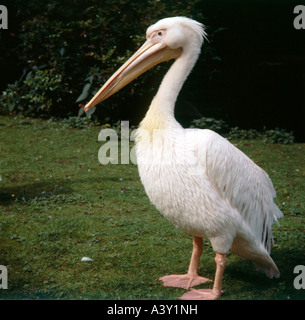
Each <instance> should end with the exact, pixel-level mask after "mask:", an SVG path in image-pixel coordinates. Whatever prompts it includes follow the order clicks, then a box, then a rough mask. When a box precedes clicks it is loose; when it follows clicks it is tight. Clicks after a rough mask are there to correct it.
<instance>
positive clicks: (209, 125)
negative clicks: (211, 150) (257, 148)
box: [191, 117, 294, 144]
mask: <svg viewBox="0 0 305 320" xmlns="http://www.w3.org/2000/svg"><path fill="white" fill-rule="evenodd" d="M191 128H199V129H210V130H213V131H215V132H217V133H218V134H221V135H222V136H224V137H225V138H227V139H229V140H263V141H265V142H270V143H281V144H292V143H293V142H294V135H293V133H292V132H288V131H286V130H285V129H279V128H276V129H272V130H264V131H258V130H255V129H248V130H245V129H240V128H238V127H233V128H230V127H229V125H228V124H227V123H226V122H225V121H224V120H217V119H214V118H205V117H203V118H200V119H196V120H193V121H192V124H191Z"/></svg>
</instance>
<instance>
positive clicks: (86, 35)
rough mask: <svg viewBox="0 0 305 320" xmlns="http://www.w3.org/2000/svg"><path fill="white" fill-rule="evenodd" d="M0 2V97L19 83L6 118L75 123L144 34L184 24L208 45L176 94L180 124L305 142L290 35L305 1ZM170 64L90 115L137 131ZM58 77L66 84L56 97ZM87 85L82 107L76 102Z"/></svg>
mask: <svg viewBox="0 0 305 320" xmlns="http://www.w3.org/2000/svg"><path fill="white" fill-rule="evenodd" d="M0 2H1V4H3V5H6V6H7V8H8V12H9V19H8V27H9V29H8V30H0V70H1V71H0V73H1V77H0V91H3V90H7V88H8V84H14V85H13V87H11V89H10V90H11V96H10V98H8V95H6V96H5V97H3V95H2V98H0V108H1V112H2V113H4V114H5V113H10V114H23V115H25V116H35V117H44V118H46V117H50V116H55V117H67V116H76V115H78V113H79V110H80V107H81V106H80V104H85V103H86V102H87V101H88V100H89V99H90V98H91V97H92V95H93V93H94V92H95V91H96V90H97V89H98V88H99V87H100V86H101V85H102V84H103V83H104V82H105V81H106V80H107V78H108V77H109V76H110V75H111V74H112V73H113V72H114V71H115V70H116V69H117V68H118V67H119V65H120V64H122V63H123V62H124V61H125V60H126V59H127V57H128V56H130V55H131V54H132V53H133V52H134V51H135V50H136V49H137V48H138V47H139V45H140V44H141V43H142V42H143V41H144V35H145V31H146V28H147V26H149V25H150V24H152V23H154V22H156V21H157V20H159V19H161V18H164V17H167V16H173V15H186V16H189V17H192V18H194V19H196V20H198V21H201V22H203V23H204V24H205V25H206V27H207V33H208V35H209V36H208V38H209V42H205V44H204V47H203V49H202V54H201V56H200V59H199V61H198V63H197V65H196V67H195V69H194V70H193V72H192V73H191V75H190V76H189V78H188V80H187V82H186V83H185V86H184V88H183V90H182V92H181V93H180V95H179V99H178V102H177V108H176V117H177V118H178V120H179V121H180V122H181V123H182V124H183V125H184V126H188V125H189V124H190V122H191V120H192V119H194V118H200V117H202V116H209V117H214V118H217V119H224V120H225V121H227V122H228V123H229V124H230V125H231V126H238V127H240V128H244V129H249V128H254V129H258V130H262V129H264V128H266V129H271V128H275V127H279V128H284V129H287V130H291V131H293V132H294V134H295V137H296V141H299V142H304V141H305V130H304V127H305V29H300V30H296V29H295V28H294V26H293V21H294V19H295V17H296V16H297V15H296V14H294V13H293V10H294V7H295V6H296V5H300V4H303V5H305V3H302V1H293V0H285V1H284V0H277V1H273V0H269V1H250V0H244V1H231V0H227V1H224V0H213V1H212V0H206V1H204V0H198V1H195V0H194V1H141V2H140V1H139V2H135V1H123V0H122V1H119V0H114V1H97V0H95V1H94V0H92V1H89V0H88V1H86V0H83V1H81V0H70V1H67V0H63V1H56V0H54V1H51V0H47V1H37V0H33V1H21V0H19V1H18V0H11V1H10V2H6V3H5V1H0ZM304 14H305V13H304ZM111 50H112V51H113V52H112V51H111ZM169 65H170V63H165V64H163V65H162V66H158V67H156V68H154V70H152V71H149V72H148V73H147V74H145V75H143V76H141V77H140V78H139V79H137V80H135V81H134V82H133V83H132V84H130V85H129V86H127V87H126V88H124V89H123V90H122V91H121V92H120V93H118V94H117V95H115V96H114V97H111V98H110V99H109V100H107V101H106V102H105V104H103V106H99V107H98V108H97V109H96V112H95V114H94V116H95V117H98V118H99V119H101V121H103V119H107V121H109V119H111V120H110V121H112V122H115V121H117V120H130V121H131V122H132V124H135V125H136V124H138V122H139V121H140V120H141V118H142V117H143V116H144V114H145V112H146V111H147V107H148V106H149V103H150V100H151V99H152V97H153V95H154V94H155V92H156V90H157V87H158V85H159V83H160V81H161V78H162V76H163V75H164V73H165V72H166V70H167V69H168V67H169ZM37 70H40V71H41V73H39V72H38V73H37ZM55 75H60V80H56V81H58V83H56V84H55V85H53V87H51V89H50V84H48V85H47V83H49V82H48V81H49V80H48V79H49V78H52V77H55ZM90 76H91V79H90V78H89V77H90ZM47 77H48V78H47ZM51 80H52V79H51ZM24 81H26V82H24ZM87 83H89V84H90V85H89V86H90V90H88V92H87V95H85V96H86V98H85V99H84V100H82V101H78V102H77V103H76V102H75V101H76V100H77V98H78V97H79V96H80V95H81V93H82V92H83V90H84V86H85V85H86V84H87ZM44 86H45V87H44ZM28 93H29V94H28ZM31 96H35V97H36V96H37V99H36V100H35V101H31ZM43 100H46V101H49V102H48V104H44V103H43V102H42V101H43ZM37 101H38V102H37ZM8 106H10V107H9V108H8ZM105 121H106V120H105Z"/></svg>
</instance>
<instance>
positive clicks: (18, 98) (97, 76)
mask: <svg viewBox="0 0 305 320" xmlns="http://www.w3.org/2000/svg"><path fill="white" fill-rule="evenodd" d="M201 2H202V1H200V0H187V1H184V2H177V1H174V0H168V1H166V3H165V2H161V1H157V0H151V1H148V2H147V1H135V2H131V1H127V0H103V1H100V0H90V1H76V0H75V1H71V0H47V1H41V0H32V1H24V0H11V1H10V6H13V7H14V8H15V9H16V10H15V12H14V11H13V9H12V10H9V12H10V14H11V15H12V14H13V12H14V14H15V15H16V16H15V17H14V20H16V21H19V23H18V28H19V29H17V30H16V35H14V37H15V38H16V39H18V45H17V46H16V44H15V42H14V43H13V45H11V46H10V42H9V41H8V40H7V41H6V42H5V41H4V40H5V39H4V40H2V41H0V50H1V51H4V52H6V54H7V55H9V54H11V55H14V56H15V57H18V65H19V67H20V68H21V70H23V74H22V76H21V78H20V79H18V80H16V81H15V82H14V83H12V84H9V85H8V86H7V88H6V90H4V92H3V94H2V96H0V104H1V107H2V108H1V110H2V112H3V113H6V112H14V113H20V114H23V115H35V116H62V117H67V116H75V115H77V114H78V111H79V108H78V104H85V102H86V101H88V100H89V98H91V97H92V95H93V94H94V93H95V92H96V91H97V90H98V89H99V88H100V86H101V85H102V84H103V83H104V82H105V81H106V80H107V79H108V78H109V76H111V74H112V73H113V72H114V71H115V70H116V69H117V68H118V66H119V65H121V64H122V63H123V62H124V61H125V60H126V58H127V57H129V56H130V55H131V53H133V52H134V51H135V50H136V49H137V48H138V47H139V46H140V45H141V44H142V43H143V41H144V40H145V30H146V28H147V27H148V26H149V25H150V24H151V23H153V22H155V21H157V20H158V19H160V18H164V17H166V16H172V15H186V16H190V17H193V18H195V19H198V20H200V21H202V20H203V17H202V15H201V13H200V12H199V10H197V9H196V6H197V5H198V4H199V3H201ZM9 9H10V7H9ZM151 75H152V73H148V74H146V75H143V76H142V77H141V78H139V80H137V81H136V82H135V83H134V84H133V86H137V97H138V98H139V99H140V98H141V96H142V97H143V96H147V91H146V90H145V89H144V86H142V83H143V82H145V83H146V86H145V88H147V87H148V86H147V82H146V81H145V78H147V77H149V76H151ZM155 85H157V82H156V83H155V84H154V83H150V87H151V90H152V91H154V88H155ZM132 93H133V90H130V89H129V90H128V89H127V90H125V91H123V93H121V94H120V93H119V94H117V95H115V96H114V98H112V100H111V104H110V103H108V102H107V101H106V103H105V104H104V108H101V109H99V110H98V112H102V113H103V117H105V116H107V113H108V116H110V117H112V115H113V114H116V113H119V112H120V107H119V106H124V105H125V104H126V103H125V101H126V100H128V101H130V100H129V98H130V96H132ZM144 93H145V95H144ZM76 101H77V102H76ZM113 106H116V107H117V108H116V109H117V110H116V111H113ZM105 110H106V111H105Z"/></svg>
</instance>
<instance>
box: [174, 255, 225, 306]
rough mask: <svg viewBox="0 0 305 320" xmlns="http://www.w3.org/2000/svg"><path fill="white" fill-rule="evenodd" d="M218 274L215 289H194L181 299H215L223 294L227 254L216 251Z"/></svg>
mask: <svg viewBox="0 0 305 320" xmlns="http://www.w3.org/2000/svg"><path fill="white" fill-rule="evenodd" d="M215 262H216V274H215V280H214V285H213V289H199V290H195V289H192V290H191V291H189V292H187V293H185V294H184V295H183V296H182V297H181V298H180V299H182V300H214V299H217V298H219V297H220V296H221V293H222V290H221V283H222V276H223V273H224V270H225V265H226V254H222V253H216V257H215Z"/></svg>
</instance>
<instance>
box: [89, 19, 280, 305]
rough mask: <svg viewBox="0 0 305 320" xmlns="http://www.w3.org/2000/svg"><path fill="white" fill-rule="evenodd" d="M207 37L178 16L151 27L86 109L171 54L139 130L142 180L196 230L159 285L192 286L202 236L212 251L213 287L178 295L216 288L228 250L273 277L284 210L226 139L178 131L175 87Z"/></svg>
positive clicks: (160, 205) (216, 292)
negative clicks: (179, 263) (275, 236)
mask: <svg viewBox="0 0 305 320" xmlns="http://www.w3.org/2000/svg"><path fill="white" fill-rule="evenodd" d="M203 37H206V34H205V32H204V29H203V26H202V25H201V24H200V23H198V22H196V21H194V20H191V19H188V18H184V17H175V18H166V19H163V20H160V21H159V22H157V23H156V24H154V25H152V26H150V27H149V28H148V30H147V41H146V43H145V44H144V45H143V46H142V47H141V48H140V49H139V51H137V53H135V55H134V56H132V57H131V58H130V59H129V60H128V61H127V62H126V63H125V64H124V65H123V66H122V67H121V68H120V69H119V70H118V71H117V72H116V73H115V74H114V75H113V76H112V77H111V78H110V79H109V81H108V82H107V83H106V84H105V85H104V86H103V87H102V88H101V90H100V91H99V92H98V93H97V94H96V96H95V97H94V98H93V99H92V100H91V101H90V102H89V103H88V104H87V106H86V109H87V110H88V109H89V108H91V107H93V106H94V105H96V104H97V103H99V102H101V101H102V100H104V99H106V98H108V97H109V96H110V95H112V94H113V93H115V92H116V91H118V90H119V89H120V88H122V87H123V86H124V85H126V84H127V83H128V82H130V81H131V80H133V79H134V78H135V77H136V76H138V75H139V74H141V73H142V72H144V71H146V70H147V69H148V68H149V67H151V66H153V65H155V64H156V63H160V62H162V61H164V60H168V59H171V58H174V59H175V62H174V63H173V64H172V66H171V68H170V69H169V71H168V72H167V74H166V75H165V77H164V79H163V81H162V83H161V85H160V87H159V90H158V92H157V94H156V96H155V98H154V99H153V101H152V103H151V106H150V108H149V110H148V112H147V114H146V116H145V118H144V119H143V121H142V122H141V124H140V127H139V129H138V131H137V139H136V154H137V162H138V168H139V173H140V177H141V181H142V183H143V185H144V187H145V191H146V193H147V195H148V197H149V199H150V200H151V202H152V203H153V204H154V205H155V206H156V208H157V209H158V210H159V211H160V212H161V213H162V214H163V215H164V216H165V217H166V218H167V219H168V220H169V221H170V222H171V223H172V224H173V225H174V226H176V227H177V228H179V229H181V230H183V231H185V232H187V233H189V234H192V235H193V236H194V249H193V254H192V258H191V263H190V267H189V270H188V273H187V274H186V275H172V276H165V277H163V278H161V279H160V280H163V282H164V285H167V286H177V287H183V288H191V287H192V286H195V285H197V284H199V283H203V282H206V281H207V279H205V278H202V277H199V276H198V274H197V271H198V263H199V257H200V255H201V251H202V238H208V239H209V240H210V241H211V244H212V247H213V249H214V251H215V252H216V258H215V261H216V265H217V269H216V275H215V281H214V286H213V289H212V290H192V291H189V292H188V293H187V294H185V295H184V296H183V297H182V298H183V299H214V298H217V297H219V296H220V294H221V280H222V274H223V271H224V268H225V260H226V256H225V255H226V253H227V252H228V251H229V250H231V251H233V252H235V253H237V254H238V255H240V256H242V257H244V258H247V259H249V260H251V261H252V262H253V263H254V265H255V267H256V268H257V269H260V270H262V271H264V272H265V273H266V275H267V276H268V277H270V278H272V277H273V276H274V277H279V271H278V269H277V267H276V265H275V263H274V262H273V260H272V259H271V257H270V255H269V253H270V242H271V240H272V230H271V227H272V224H273V222H274V221H277V219H278V218H280V217H281V216H282V213H281V211H280V210H279V209H278V207H277V206H276V205H275V203H274V201H273V198H274V197H275V190H274V188H273V185H272V182H271V180H270V179H269V177H268V175H267V174H266V173H265V171H264V170H262V169H261V168H260V167H258V166H257V165H255V164H254V162H253V161H252V160H250V159H249V158H248V157H247V156H246V155H245V154H244V153H242V152H241V151H239V150H238V149H237V148H236V147H235V146H233V145H232V144H231V143H230V142H228V141H227V140H226V139H224V138H222V137H221V136H219V135H218V134H217V133H215V132H213V131H210V130H199V129H183V128H182V126H181V125H180V124H179V123H178V122H177V121H176V120H175V118H174V107H175V102H176V99H177V96H178V94H179V91H180V89H181V87H182V85H183V83H184V81H185V80H186V78H187V76H188V74H189V73H190V71H191V70H192V68H193V66H194V64H195V62H196V61H197V58H198V55H199V53H200V48H201V45H202V42H203Z"/></svg>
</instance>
